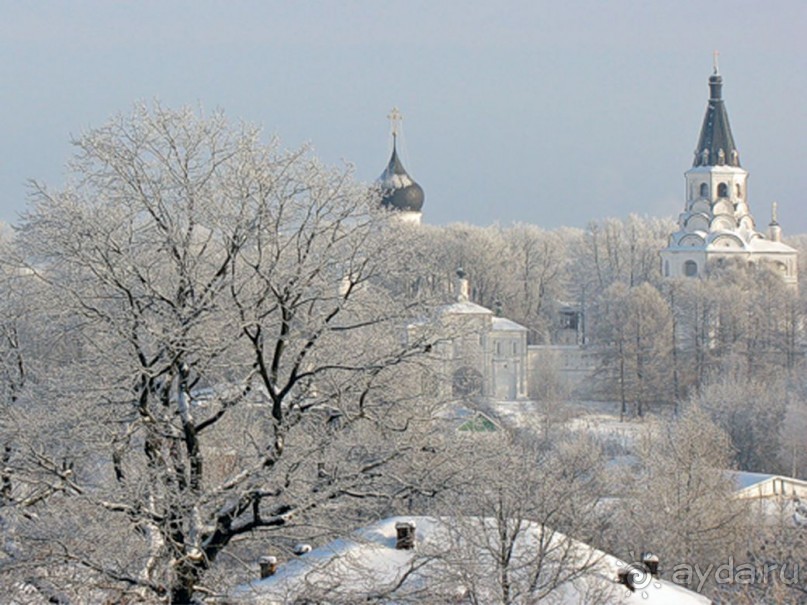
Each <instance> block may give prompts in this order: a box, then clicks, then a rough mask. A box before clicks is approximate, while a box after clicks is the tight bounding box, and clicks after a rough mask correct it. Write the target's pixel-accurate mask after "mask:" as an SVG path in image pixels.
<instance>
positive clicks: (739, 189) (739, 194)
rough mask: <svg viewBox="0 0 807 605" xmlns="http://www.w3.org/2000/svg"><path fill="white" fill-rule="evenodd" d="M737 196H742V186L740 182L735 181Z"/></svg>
mask: <svg viewBox="0 0 807 605" xmlns="http://www.w3.org/2000/svg"><path fill="white" fill-rule="evenodd" d="M736 187H737V197H739V198H741V197H742V196H743V188H742V187H741V186H740V183H737V185H736Z"/></svg>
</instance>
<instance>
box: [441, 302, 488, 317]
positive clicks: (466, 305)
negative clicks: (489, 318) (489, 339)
mask: <svg viewBox="0 0 807 605" xmlns="http://www.w3.org/2000/svg"><path fill="white" fill-rule="evenodd" d="M442 313H443V315H465V314H471V315H493V311H491V310H490V309H488V308H487V307H483V306H482V305H478V304H476V303H473V302H471V301H470V300H462V301H457V302H455V303H451V304H448V305H445V306H444V307H443V308H442Z"/></svg>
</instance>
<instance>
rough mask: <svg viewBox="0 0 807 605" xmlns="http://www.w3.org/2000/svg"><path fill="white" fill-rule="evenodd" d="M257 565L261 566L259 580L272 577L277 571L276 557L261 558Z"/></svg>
mask: <svg viewBox="0 0 807 605" xmlns="http://www.w3.org/2000/svg"><path fill="white" fill-rule="evenodd" d="M258 565H260V566H261V580H263V579H264V578H268V577H269V576H273V575H275V572H276V571H277V557H266V556H265V557H261V558H260V559H258Z"/></svg>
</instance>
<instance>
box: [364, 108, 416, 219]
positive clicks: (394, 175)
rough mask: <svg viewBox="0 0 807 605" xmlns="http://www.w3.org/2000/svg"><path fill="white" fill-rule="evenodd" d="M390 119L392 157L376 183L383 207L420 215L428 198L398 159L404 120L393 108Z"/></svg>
mask: <svg viewBox="0 0 807 605" xmlns="http://www.w3.org/2000/svg"><path fill="white" fill-rule="evenodd" d="M388 117H389V119H390V122H391V124H392V155H391V156H390V159H389V162H388V163H387V167H386V168H385V169H384V172H382V173H381V176H380V177H378V181H376V183H377V185H378V186H379V187H380V188H381V205H382V206H383V207H385V208H388V209H390V210H397V211H399V212H408V213H415V212H416V213H420V211H421V208H423V201H424V199H425V197H426V196H425V194H424V193H423V188H422V187H421V186H420V185H418V184H417V183H416V182H415V180H414V179H413V178H412V177H411V176H409V173H408V172H406V169H405V168H404V166H403V163H401V159H400V158H399V157H398V134H399V131H400V123H401V121H402V120H403V118H402V116H401V112H399V111H398V109H397V108H396V107H393V108H392V111H391V112H390V114H389V116H388Z"/></svg>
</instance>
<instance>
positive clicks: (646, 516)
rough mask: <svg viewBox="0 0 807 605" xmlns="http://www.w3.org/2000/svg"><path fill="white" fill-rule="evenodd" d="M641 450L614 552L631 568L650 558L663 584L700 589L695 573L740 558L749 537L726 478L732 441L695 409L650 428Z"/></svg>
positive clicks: (627, 477) (622, 504)
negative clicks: (658, 565)
mask: <svg viewBox="0 0 807 605" xmlns="http://www.w3.org/2000/svg"><path fill="white" fill-rule="evenodd" d="M636 449H637V451H636V454H637V457H638V461H639V462H638V465H637V467H636V468H632V469H631V470H630V472H629V473H627V472H626V473H625V474H624V476H623V479H622V482H623V483H624V486H623V489H622V490H621V494H622V497H621V498H620V499H619V500H617V503H618V504H617V509H618V512H619V513H620V514H619V515H618V516H617V517H615V519H616V523H615V525H614V527H613V536H612V546H613V549H612V551H613V552H615V553H621V554H622V555H623V556H624V557H627V558H628V559H629V560H632V561H633V560H638V557H640V556H641V553H642V552H647V551H649V552H652V553H654V554H655V555H657V556H658V557H659V559H660V560H661V565H662V568H663V570H664V572H665V576H664V577H665V578H666V579H668V580H672V581H674V582H677V583H680V584H685V585H688V586H689V587H690V588H693V589H697V588H698V583H699V578H698V577H697V575H695V573H694V571H692V570H693V569H694V568H695V566H698V568H699V569H700V570H707V569H709V568H710V565H711V566H712V569H714V567H715V566H717V565H720V564H723V563H725V561H726V560H727V557H729V556H736V555H737V554H739V553H741V552H743V549H744V545H745V539H746V536H747V527H748V525H747V524H748V517H747V514H748V511H747V509H746V507H745V505H744V504H743V503H742V502H741V501H738V500H737V499H736V498H734V493H733V492H734V489H735V486H734V482H733V479H732V478H731V477H730V476H729V475H728V473H727V472H726V469H728V468H730V466H731V458H732V452H731V443H730V441H729V438H728V436H727V435H726V433H725V432H724V431H723V430H722V429H720V428H719V427H718V426H716V425H715V424H714V423H713V422H712V421H711V419H710V418H709V416H708V414H706V413H705V412H704V411H703V410H701V409H700V408H698V407H697V406H695V405H692V406H690V407H688V408H687V409H686V410H684V412H683V413H682V414H681V416H680V417H678V418H672V419H669V420H668V421H665V422H664V423H662V424H660V425H658V426H648V427H647V429H646V430H645V433H644V434H643V436H642V438H641V439H640V441H639V443H638V444H637V448H636ZM701 588H703V587H701ZM711 588H713V586H712V585H711V584H710V585H708V586H707V587H706V588H705V590H707V591H708V590H711Z"/></svg>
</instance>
